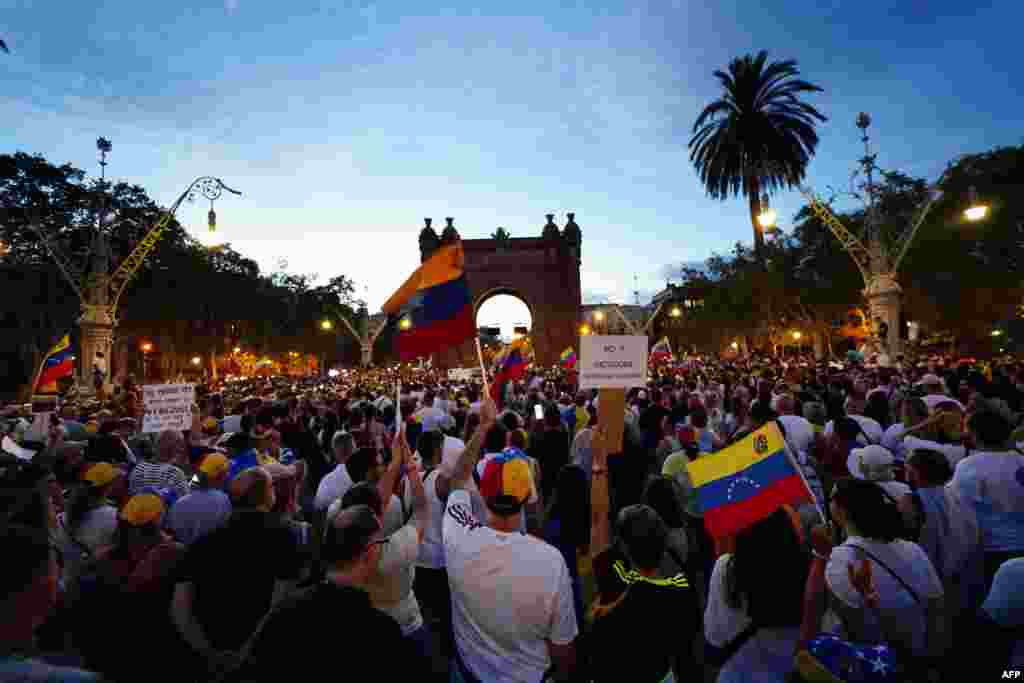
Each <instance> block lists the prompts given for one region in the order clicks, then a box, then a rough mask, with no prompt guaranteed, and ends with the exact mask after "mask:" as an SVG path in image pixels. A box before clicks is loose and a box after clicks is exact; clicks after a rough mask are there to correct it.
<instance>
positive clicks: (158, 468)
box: [128, 462, 189, 497]
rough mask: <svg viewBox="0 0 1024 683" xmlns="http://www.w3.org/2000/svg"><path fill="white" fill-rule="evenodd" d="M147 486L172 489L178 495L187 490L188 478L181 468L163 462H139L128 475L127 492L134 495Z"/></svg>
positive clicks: (185, 492) (182, 494)
mask: <svg viewBox="0 0 1024 683" xmlns="http://www.w3.org/2000/svg"><path fill="white" fill-rule="evenodd" d="M147 487H153V488H157V489H174V491H175V493H177V494H178V497H181V496H186V495H188V492H189V486H188V479H187V478H186V477H185V473H184V472H182V471H181V468H180V467H178V466H176V465H172V464H170V463H164V462H140V463H139V464H138V465H136V466H135V468H134V469H133V470H132V473H131V475H130V476H129V477H128V493H130V494H131V495H133V496H134V495H135V494H137V493H140V492H141V491H142V490H143V489H145V488H147Z"/></svg>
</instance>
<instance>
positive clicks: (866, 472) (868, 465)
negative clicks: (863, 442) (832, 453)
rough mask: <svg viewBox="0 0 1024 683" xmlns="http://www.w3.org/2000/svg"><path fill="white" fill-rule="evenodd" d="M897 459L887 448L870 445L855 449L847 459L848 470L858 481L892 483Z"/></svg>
mask: <svg viewBox="0 0 1024 683" xmlns="http://www.w3.org/2000/svg"><path fill="white" fill-rule="evenodd" d="M895 465H896V459H895V458H894V457H893V455H892V452H891V451H889V449H888V448H886V447H885V446H879V445H878V444H870V445H868V446H864V447H863V448H854V449H852V450H851V451H850V454H849V456H847V459H846V468H847V469H848V470H849V471H850V474H851V475H852V476H854V477H856V478H857V479H864V480H867V481H892V480H893V479H894V478H895V473H894V470H893V468H894V467H895Z"/></svg>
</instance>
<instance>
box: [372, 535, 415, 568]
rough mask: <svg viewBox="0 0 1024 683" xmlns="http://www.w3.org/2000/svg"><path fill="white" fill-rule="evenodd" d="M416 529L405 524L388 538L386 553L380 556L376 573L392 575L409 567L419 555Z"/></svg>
mask: <svg viewBox="0 0 1024 683" xmlns="http://www.w3.org/2000/svg"><path fill="white" fill-rule="evenodd" d="M418 551H419V543H418V542H417V536H416V527H414V526H413V525H412V524H406V525H405V526H403V527H402V528H401V529H399V530H398V531H396V532H395V533H393V534H391V536H390V537H389V538H388V548H387V552H386V553H384V554H382V555H381V558H380V562H379V563H378V564H377V571H378V572H380V573H381V574H393V573H395V572H396V571H398V570H400V569H403V568H405V567H409V566H411V565H412V564H413V563H414V562H415V561H416V557H417V555H418V554H419V552H418Z"/></svg>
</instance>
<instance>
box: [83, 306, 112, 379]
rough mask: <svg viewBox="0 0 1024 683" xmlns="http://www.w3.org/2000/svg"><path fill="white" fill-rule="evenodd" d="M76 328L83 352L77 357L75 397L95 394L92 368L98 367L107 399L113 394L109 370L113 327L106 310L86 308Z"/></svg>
mask: <svg viewBox="0 0 1024 683" xmlns="http://www.w3.org/2000/svg"><path fill="white" fill-rule="evenodd" d="M78 326H79V328H80V329H81V331H82V336H81V346H82V349H81V354H80V355H79V356H78V362H77V371H78V372H77V377H76V382H77V384H78V393H79V395H87V396H92V395H93V394H95V393H96V391H95V388H94V385H93V367H94V366H97V365H98V366H99V367H100V369H101V370H102V371H103V374H104V382H103V390H104V392H106V394H107V395H108V396H109V395H110V394H111V392H112V390H113V385H112V384H111V379H110V368H111V360H112V359H111V355H112V354H111V350H112V348H113V345H114V329H115V326H116V323H115V322H114V320H113V317H112V316H111V315H110V310H109V308H108V307H107V306H87V307H86V309H85V313H83V314H82V317H81V318H79V320H78Z"/></svg>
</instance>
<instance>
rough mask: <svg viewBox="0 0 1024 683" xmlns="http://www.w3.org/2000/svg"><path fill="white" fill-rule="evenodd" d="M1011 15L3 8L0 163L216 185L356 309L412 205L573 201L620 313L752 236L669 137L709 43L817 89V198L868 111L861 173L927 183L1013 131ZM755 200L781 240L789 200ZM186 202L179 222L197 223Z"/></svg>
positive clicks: (381, 275) (392, 250)
mask: <svg viewBox="0 0 1024 683" xmlns="http://www.w3.org/2000/svg"><path fill="white" fill-rule="evenodd" d="M513 11H514V14H513ZM1022 21H1024V4H1022V3H1020V2H1019V0H993V1H991V2H985V1H984V0H980V1H978V0H972V1H971V2H963V1H962V0H960V1H958V2H953V1H951V0H928V2H924V1H923V0H910V1H906V0H904V1H902V2H880V1H877V0H862V1H860V2H852V1H849V0H847V1H845V2H843V1H840V0H819V1H818V2H815V3H797V2H792V1H789V2H778V1H772V0H767V1H765V2H752V1H751V0H747V1H746V2H740V1H739V0H717V1H716V2H694V1H691V0H661V1H651V2H646V1H642V0H639V1H633V2H623V3H597V2H566V3H555V2H551V1H550V0H547V1H544V2H536V1H533V0H524V1H522V2H518V3H514V4H513V5H508V4H507V3H502V4H501V5H498V4H497V3H492V4H487V5H483V6H474V5H473V4H470V3H454V4H449V5H447V6H446V7H444V8H440V9H435V8H434V6H432V5H430V4H429V3H421V2H409V1H406V2H382V3H378V4H374V3H369V2H328V1H324V2H309V1H307V0H291V1H290V2H283V3H282V2H267V1H265V0H264V1H257V0H210V1H208V2H198V1H189V0H184V1H182V2H176V3H172V4H166V3H156V2H138V1H137V0H111V1H106V2H101V1H96V0H90V1H89V2H71V1H70V0H59V1H58V2H53V1H52V0H51V1H50V2H43V1H41V0H40V1H34V0H0V37H2V38H3V39H4V40H5V41H6V42H7V44H8V46H9V47H10V49H11V54H10V55H3V54H0V84H2V87H0V112H3V115H2V119H0V120H2V121H3V125H0V152H13V151H16V150H21V151H26V152H31V153H40V154H43V155H44V156H46V157H47V158H48V159H50V160H51V161H53V162H57V163H62V162H65V161H68V162H71V163H73V164H75V165H77V166H79V167H81V168H85V169H87V170H89V171H90V172H93V171H95V170H97V167H96V164H95V147H94V142H95V139H96V137H98V136H100V135H103V136H105V137H108V138H109V139H111V140H112V142H113V145H114V148H113V154H112V156H111V158H110V166H109V167H108V172H109V173H110V175H111V176H113V177H114V178H115V179H123V180H127V181H130V182H134V183H139V184H141V185H143V186H144V187H146V188H147V190H148V191H149V192H150V194H151V195H152V196H153V197H154V198H155V199H156V200H157V201H159V202H161V203H164V204H169V203H171V202H172V201H173V200H174V199H175V198H176V197H177V195H178V194H179V193H180V192H181V191H182V190H183V189H184V187H185V186H186V185H187V183H188V182H189V181H190V180H191V179H192V178H194V177H195V176H198V175H205V174H209V175H215V176H220V177H222V178H223V179H224V180H225V182H227V183H228V184H229V185H232V186H234V187H237V188H239V189H241V190H242V191H243V192H244V193H245V196H244V197H241V198H235V197H225V198H224V199H222V200H221V201H220V202H219V204H218V206H217V211H218V215H219V217H220V226H221V230H223V236H224V239H225V240H226V241H229V242H230V243H231V244H232V246H233V247H234V248H236V249H238V250H239V251H241V252H242V253H244V254H246V255H248V256H250V257H252V258H254V259H256V260H257V261H258V262H259V263H260V265H261V267H262V268H264V269H265V270H269V269H273V268H274V267H275V264H276V263H277V261H278V260H279V259H282V258H283V259H286V260H287V262H288V269H289V270H291V271H296V272H302V273H317V274H318V275H319V276H320V277H321V279H322V280H326V279H327V278H329V277H331V276H333V275H336V274H339V273H344V274H346V275H348V276H350V277H352V278H353V279H354V280H355V281H356V282H357V283H358V285H359V292H360V295H361V296H364V297H365V298H367V300H368V301H369V303H370V306H371V309H372V310H376V309H378V308H379V307H380V305H381V303H383V301H384V300H385V299H386V298H387V297H388V295H390V294H391V292H392V291H393V290H394V289H395V288H396V287H397V286H398V285H399V284H400V283H401V282H402V281H403V279H404V278H405V277H406V276H407V275H408V273H409V272H410V271H411V270H412V269H413V268H414V267H415V266H416V265H417V264H418V262H419V259H418V251H417V244H416V237H417V234H418V232H419V230H420V228H421V227H422V224H423V222H422V219H423V217H424V216H431V217H433V218H434V222H435V225H440V226H442V227H443V225H444V220H443V219H444V217H445V216H454V217H455V224H456V226H457V227H458V228H459V230H460V232H461V234H462V236H463V237H464V238H471V237H486V236H488V235H489V234H490V233H491V232H492V231H493V230H494V229H495V228H496V227H497V226H499V225H500V226H505V227H506V228H507V229H508V230H509V231H510V232H511V233H512V235H513V236H534V235H539V234H540V231H541V227H542V226H543V224H544V222H545V221H544V214H546V213H552V212H553V213H556V214H557V219H556V221H557V222H558V223H559V225H563V224H564V223H565V213H566V212H567V211H575V212H576V220H577V222H578V223H579V224H580V226H581V228H582V230H583V266H582V268H583V274H582V277H583V288H584V292H585V299H587V300H588V301H595V300H600V299H601V298H602V297H606V298H609V299H610V300H613V301H622V302H626V301H628V302H630V303H631V302H632V301H633V294H632V292H633V289H634V275H636V276H637V277H638V283H639V289H640V290H641V296H642V297H644V296H649V295H650V294H651V293H653V292H654V291H656V290H657V289H659V288H660V287H662V286H664V282H665V278H664V269H665V266H666V265H668V264H671V263H679V262H682V261H696V260H701V259H703V258H706V257H707V256H708V255H710V254H711V253H712V252H714V251H721V250H726V249H728V248H729V247H730V246H731V245H732V243H734V242H735V241H736V240H744V241H749V240H750V238H751V228H750V223H749V218H748V214H747V209H746V204H745V202H743V201H742V200H734V201H727V202H724V203H723V202H718V201H713V200H711V199H708V198H707V197H705V196H704V193H703V191H702V189H701V186H700V185H699V184H698V181H697V178H696V175H695V173H694V171H693V169H692V167H691V166H690V164H689V160H688V153H687V149H686V144H687V142H688V140H689V133H690V127H691V126H692V124H693V120H694V118H695V117H696V115H697V114H698V113H699V111H700V109H701V108H702V107H703V106H704V104H706V103H707V102H708V101H710V100H711V99H712V98H713V97H714V96H715V95H716V93H717V90H716V84H715V81H714V80H713V78H712V75H711V74H712V71H714V70H715V69H718V68H724V67H725V65H726V64H727V63H728V61H729V59H730V58H732V57H734V56H736V55H739V54H743V53H746V52H749V51H756V50H758V49H762V48H765V49H768V50H769V52H770V56H772V57H774V58H777V59H785V58H794V59H797V60H798V61H799V63H800V67H801V70H802V72H803V75H804V77H806V78H807V79H809V80H811V81H813V82H816V83H818V84H820V85H822V86H823V87H825V89H826V92H825V93H824V94H821V95H818V96H816V97H814V98H813V99H812V100H811V102H812V103H813V104H815V105H816V106H817V107H818V108H819V109H820V110H821V111H822V112H823V113H825V114H826V115H827V116H828V117H829V121H828V122H827V123H826V124H824V125H823V126H822V127H821V129H820V135H821V143H820V146H819V149H818V156H817V157H816V159H815V160H814V161H813V163H812V165H811V167H810V171H809V178H808V180H809V182H810V184H811V185H813V186H814V187H816V188H818V189H819V191H822V192H823V191H824V190H825V186H826V185H833V186H842V187H846V186H848V179H849V175H850V172H851V170H852V168H853V164H854V161H855V159H856V158H857V157H858V156H859V155H860V154H861V153H862V150H861V148H860V145H859V142H858V131H857V129H856V128H855V127H854V125H853V122H854V118H855V116H856V114H857V112H858V111H862V110H863V111H867V112H869V113H871V115H872V117H873V119H874V121H875V126H874V129H873V131H874V137H875V140H876V142H877V144H878V147H879V152H880V158H879V162H880V163H881V165H882V166H883V167H886V168H894V167H895V168H899V169H901V170H903V171H905V172H908V173H912V174H916V175H923V176H925V177H928V178H929V179H935V178H936V177H937V176H938V174H939V173H940V172H941V171H942V168H943V167H944V165H945V163H946V161H947V160H949V159H950V158H952V157H954V156H956V155H958V154H962V153H968V152H977V151H983V150H986V149H988V148H991V147H993V146H995V145H998V144H1020V143H1021V142H1022V127H1021V124H1022V122H1024V70H1021V69H1020V68H1019V40H1020V38H1019V36H1020V25H1021V22H1022ZM772 201H773V206H775V207H776V208H777V209H778V210H779V215H780V217H781V220H780V223H781V225H782V227H784V228H785V227H787V225H788V224H789V223H790V220H791V217H792V215H793V213H794V212H795V211H796V209H797V208H798V207H799V205H800V197H799V195H797V194H796V193H787V194H783V195H779V196H777V197H774V198H773V200H772ZM207 209H208V206H206V205H205V202H198V203H197V204H195V205H186V206H185V207H184V208H183V209H182V210H181V211H180V212H179V215H178V217H179V219H180V220H181V221H182V222H183V223H184V224H185V225H186V226H188V227H189V228H190V230H192V231H193V232H194V233H200V232H202V231H203V230H205V220H206V219H205V216H206V211H207ZM364 288H367V289H365V290H364ZM481 322H484V321H481Z"/></svg>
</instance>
